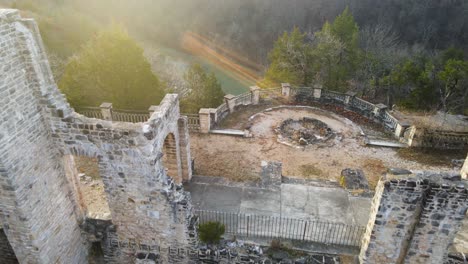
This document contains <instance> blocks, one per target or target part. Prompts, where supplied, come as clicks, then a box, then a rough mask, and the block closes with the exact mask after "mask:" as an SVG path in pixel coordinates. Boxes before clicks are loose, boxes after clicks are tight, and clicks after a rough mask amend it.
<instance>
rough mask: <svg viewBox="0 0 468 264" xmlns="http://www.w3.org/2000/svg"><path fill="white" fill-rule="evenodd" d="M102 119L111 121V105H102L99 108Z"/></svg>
mask: <svg viewBox="0 0 468 264" xmlns="http://www.w3.org/2000/svg"><path fill="white" fill-rule="evenodd" d="M99 107H100V108H101V113H102V119H104V120H109V121H112V103H102V104H101V105H100V106H99Z"/></svg>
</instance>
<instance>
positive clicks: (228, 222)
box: [195, 210, 365, 247]
mask: <svg viewBox="0 0 468 264" xmlns="http://www.w3.org/2000/svg"><path fill="white" fill-rule="evenodd" d="M195 214H196V215H197V216H198V217H199V223H200V224H203V223H206V222H209V221H217V222H220V223H222V224H224V226H225V233H226V234H230V235H235V236H245V237H257V238H267V239H277V238H283V239H291V240H300V241H306V242H315V243H324V244H333V245H343V246H357V247H359V246H360V245H361V238H362V235H363V234H364V232H365V227H363V226H354V225H346V224H341V223H331V222H325V221H317V220H302V219H293V218H284V217H274V216H263V215H251V214H242V213H232V212H219V211H204V210H195Z"/></svg>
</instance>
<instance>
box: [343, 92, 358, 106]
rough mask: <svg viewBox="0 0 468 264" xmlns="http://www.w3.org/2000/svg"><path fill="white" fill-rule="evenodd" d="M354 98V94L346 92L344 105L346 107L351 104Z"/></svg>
mask: <svg viewBox="0 0 468 264" xmlns="http://www.w3.org/2000/svg"><path fill="white" fill-rule="evenodd" d="M354 97H356V93H355V92H346V96H345V104H346V105H349V104H351V102H352V100H353V99H354Z"/></svg>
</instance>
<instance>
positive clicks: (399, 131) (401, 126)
mask: <svg viewBox="0 0 468 264" xmlns="http://www.w3.org/2000/svg"><path fill="white" fill-rule="evenodd" d="M410 126H411V124H410V123H408V122H405V121H403V122H398V123H397V125H396V128H395V137H397V138H401V137H403V136H404V133H405V130H406V129H407V128H408V127H410Z"/></svg>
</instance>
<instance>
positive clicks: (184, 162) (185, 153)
mask: <svg viewBox="0 0 468 264" xmlns="http://www.w3.org/2000/svg"><path fill="white" fill-rule="evenodd" d="M187 124H188V118H187V117H186V116H181V117H180V118H179V120H178V127H179V147H180V161H181V167H182V181H184V182H186V181H190V180H191V179H192V157H191V155H190V137H189V130H188V125H187Z"/></svg>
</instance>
